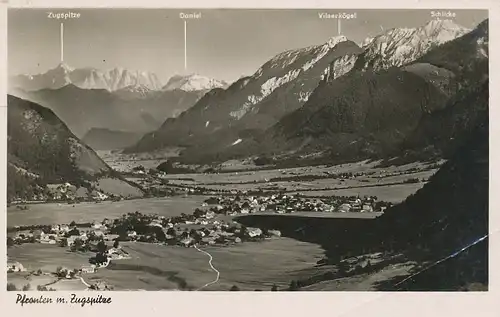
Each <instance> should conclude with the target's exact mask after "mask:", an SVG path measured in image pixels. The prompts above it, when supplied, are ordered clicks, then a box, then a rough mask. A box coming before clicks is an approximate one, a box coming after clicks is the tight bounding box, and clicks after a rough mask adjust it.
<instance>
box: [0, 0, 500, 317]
mask: <svg viewBox="0 0 500 317" xmlns="http://www.w3.org/2000/svg"><path fill="white" fill-rule="evenodd" d="M499 4H500V1H498V0H490V1H484V0H480V1H466V0H460V1H458V0H453V1H451V0H446V1H445V0H439V1H430V0H427V1H424V0H421V1H418V0H417V1H401V0H378V1H376V2H373V1H363V0H350V1H343V2H339V1H336V2H334V1H297V0H294V1H291V0H289V1H285V0H280V1H277V0H274V1H272V2H271V1H265V0H248V1H235V0H212V1H210V2H208V1H206V0H205V1H203V0H183V1H182V0H177V1H167V0H163V1H161V0H78V1H76V0H73V1H71V2H70V1H69V0H24V1H21V0H11V1H10V7H17V8H27V7H29V8H46V7H65V8H69V7H80V8H84V7H87V8H91V7H98V8H111V7H121V8H126V7H129V8H132V7H133V8H160V7H170V8H200V9H201V8H287V9H292V8H338V9H412V8H413V9H439V8H443V9H489V10H490V12H489V32H490V46H489V48H490V52H489V55H490V56H492V57H494V56H500V55H499V54H498V53H499V50H498V44H497V39H498V32H499V31H498V30H500V23H499V21H500V20H499V17H500V15H499V14H500V10H499ZM6 7H7V6H6V4H5V0H3V1H1V3H0V30H1V32H0V41H3V43H4V45H1V46H0V47H1V49H0V63H1V64H0V66H1V68H2V69H3V70H4V72H3V73H2V75H1V76H0V78H1V79H0V92H1V96H2V97H1V98H2V99H0V100H1V101H2V102H1V103H0V128H1V137H0V146H1V147H0V148H1V151H2V155H0V175H6V164H7V162H6V110H7V109H6V76H7V71H6V67H7V58H6V57H7V44H6V43H7V42H6V37H7V32H6V29H7V23H6V17H7V15H6ZM491 39H494V40H493V41H492V40H491ZM495 70H500V65H499V63H498V62H497V58H495V57H494V58H493V59H490V74H489V76H490V87H498V86H496V85H495V83H497V82H498V80H497V77H498V75H497V74H498V72H495ZM498 97H499V95H498V93H497V90H495V89H491V91H490V210H493V211H498V210H500V208H499V207H500V205H499V201H498V200H497V199H495V198H496V196H497V195H496V193H497V189H498V188H497V187H498V186H497V184H496V182H495V180H497V179H498V177H499V176H498V168H497V167H496V164H492V163H493V162H500V151H497V149H498V146H496V145H498V142H497V140H496V138H497V136H498V133H499V131H498V130H499V129H500V126H498V127H497V124H496V123H498V122H500V120H499V119H500V118H499V113H498V107H497V106H496V105H497V103H498V102H497V101H498ZM5 201H6V178H5V177H2V178H1V181H0V205H1V206H2V208H3V209H2V210H4V215H3V217H1V218H0V219H1V220H0V227H1V228H5V227H6V212H5V205H6V204H5ZM499 220H500V214H499V212H490V217H489V224H490V240H489V243H490V253H489V268H490V273H489V278H490V281H489V289H490V290H489V291H488V292H484V293H434V292H425V293H410V292H407V293H392V292H385V293H382V292H296V293H287V292H273V293H269V292H252V293H246V292H112V293H108V294H110V295H111V296H112V299H113V303H112V304H109V305H97V306H93V307H91V308H89V307H90V306H89V307H87V306H86V307H84V308H80V307H78V306H74V307H71V306H69V305H54V304H53V305H40V304H39V305H28V306H24V307H22V308H21V307H20V306H19V305H15V298H16V293H12V292H7V291H6V290H5V288H3V290H1V291H0V294H1V295H0V310H1V311H2V315H3V313H4V312H5V316H20V315H26V316H34V315H37V316H45V315H59V314H71V316H77V315H78V316H80V315H82V316H83V315H86V314H88V313H91V314H92V313H97V314H100V315H101V314H102V315H107V316H115V315H121V316H124V315H131V316H149V314H151V315H153V314H154V315H174V316H179V317H181V316H182V317H183V316H186V317H194V316H212V315H213V316H252V317H255V316H310V315H312V314H322V315H328V316H404V317H412V316H415V317H417V316H418V317H422V316H448V315H450V316H455V317H456V316H481V317H483V316H495V317H498V316H500V305H499V304H498V299H500V296H499V295H500V293H499V291H500V287H499V286H498V285H499V274H500V273H498V270H496V268H499V267H500V261H499V259H500V258H499V248H498V246H499V243H500V238H499V235H498V234H497V233H498V231H499V230H500V226H499ZM5 231H6V230H5V229H2V230H0V240H1V241H6V239H5V235H6V232H5ZM5 247H6V246H5V243H3V244H2V246H1V247H0V248H2V250H3V252H0V254H1V255H0V263H6V251H5ZM4 272H5V271H4ZM0 283H1V284H2V285H6V274H5V273H4V274H2V275H1V280H0ZM56 294H67V293H65V292H53V293H52V292H51V295H54V296H56ZM79 294H82V295H83V292H79ZM102 294H103V295H107V293H102ZM93 308H97V309H98V311H96V312H90V311H89V309H93Z"/></svg>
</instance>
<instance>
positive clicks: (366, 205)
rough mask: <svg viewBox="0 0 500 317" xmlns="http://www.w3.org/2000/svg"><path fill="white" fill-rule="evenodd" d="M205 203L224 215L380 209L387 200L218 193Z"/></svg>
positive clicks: (378, 210)
mask: <svg viewBox="0 0 500 317" xmlns="http://www.w3.org/2000/svg"><path fill="white" fill-rule="evenodd" d="M205 205H206V206H208V205H213V206H215V207H212V208H210V210H211V212H214V213H222V214H226V215H231V216H234V215H237V214H248V213H255V212H264V211H268V212H269V211H271V212H276V213H293V212H383V211H384V210H385V209H386V208H387V207H389V206H390V203H386V202H380V201H377V197H374V196H371V197H356V196H352V197H345V196H334V197H325V198H309V197H302V196H300V195H297V194H296V195H286V194H275V195H270V196H242V195H235V196H218V197H210V198H209V199H207V200H206V201H205Z"/></svg>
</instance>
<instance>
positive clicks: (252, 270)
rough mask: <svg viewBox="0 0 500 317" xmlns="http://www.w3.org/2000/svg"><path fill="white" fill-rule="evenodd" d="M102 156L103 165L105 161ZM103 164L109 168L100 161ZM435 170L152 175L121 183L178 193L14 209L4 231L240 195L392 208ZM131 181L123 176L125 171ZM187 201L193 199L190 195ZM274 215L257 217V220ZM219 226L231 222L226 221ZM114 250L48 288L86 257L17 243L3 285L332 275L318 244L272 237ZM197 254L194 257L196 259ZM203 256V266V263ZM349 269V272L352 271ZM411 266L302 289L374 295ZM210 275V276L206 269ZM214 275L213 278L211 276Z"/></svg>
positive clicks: (225, 286)
mask: <svg viewBox="0 0 500 317" xmlns="http://www.w3.org/2000/svg"><path fill="white" fill-rule="evenodd" d="M110 157H112V156H110V155H109V153H108V156H105V159H107V160H110ZM108 163H109V162H108ZM437 167H438V166H437V165H436V164H423V163H421V164H411V165H405V166H399V167H395V166H391V167H387V168H381V167H377V164H376V163H374V162H371V163H368V162H360V163H354V164H344V165H339V166H330V167H327V166H318V167H301V168H296V169H281V170H276V169H275V170H273V169H266V170H254V171H233V172H228V173H218V174H205V173H197V174H183V175H179V174H173V175H163V176H151V175H148V174H144V173H136V174H134V175H130V174H129V180H130V181H134V182H136V183H138V184H140V185H142V186H143V187H147V186H157V187H160V185H158V182H157V180H158V179H159V178H161V179H163V180H166V181H168V182H166V183H165V182H164V183H163V185H161V186H163V187H168V188H174V189H175V190H177V191H179V192H181V193H182V192H185V194H182V195H177V196H173V197H156V198H146V199H133V200H122V201H115V202H112V201H105V202H99V203H79V204H74V205H73V204H60V203H50V204H33V205H27V206H28V208H26V209H22V210H20V209H19V208H16V207H15V206H11V207H9V208H8V212H7V218H8V227H9V228H12V227H15V226H27V225H40V224H47V225H54V224H69V223H70V222H72V221H74V222H76V223H85V222H95V221H102V220H104V218H108V219H113V218H119V217H120V216H121V215H124V214H127V213H134V212H136V211H139V212H141V213H143V214H157V215H159V216H163V217H175V216H180V215H182V214H191V213H193V211H194V210H195V209H196V208H199V207H201V206H203V205H204V203H203V201H204V200H205V199H207V196H213V195H223V196H224V195H228V196H231V195H241V196H242V197H247V196H249V195H251V194H252V193H253V192H256V191H259V192H260V195H264V196H265V195H272V194H273V193H274V192H281V193H289V194H296V193H300V194H302V195H303V196H302V197H306V198H307V197H309V198H313V197H330V196H360V197H363V196H378V199H379V200H381V201H389V202H393V203H397V202H401V201H402V200H404V199H405V198H406V197H407V196H408V195H410V194H413V193H414V192H416V191H417V190H418V189H419V188H420V187H422V186H423V184H424V183H425V182H426V181H427V179H428V178H429V177H430V176H431V175H432V174H433V173H434V172H435V171H436V169H437ZM129 172H130V171H129ZM193 192H194V193H193ZM266 213H267V214H275V215H276V213H273V212H262V215H263V216H265V215H266ZM379 214H380V213H376V212H369V213H359V212H357V213H353V212H350V213H349V212H348V213H339V212H296V213H292V214H288V213H285V214H282V215H281V216H283V217H289V216H296V217H310V218H325V219H326V218H328V219H330V220H329V221H335V219H337V218H339V219H347V218H353V219H365V221H370V220H369V219H370V218H374V217H376V216H378V215H379ZM228 219H232V217H229V218H228ZM121 247H122V248H123V250H126V252H127V253H128V254H129V255H130V258H128V259H121V260H113V261H112V262H111V264H110V265H109V266H108V267H106V268H99V269H98V270H97V271H96V272H95V273H89V274H82V276H81V278H83V280H81V279H80V278H78V279H75V280H68V281H66V280H64V279H63V280H57V279H56V280H55V281H54V280H53V279H54V278H53V277H52V280H51V277H50V272H54V271H55V270H56V269H57V267H60V266H63V267H68V268H80V267H83V266H86V265H88V260H89V257H88V255H85V254H82V253H78V252H69V251H68V250H67V249H66V248H61V247H59V246H56V245H48V244H40V243H34V244H22V245H15V246H13V247H10V248H8V258H9V261H16V262H19V263H21V264H22V265H23V266H24V267H25V268H26V272H14V273H9V274H8V282H9V283H13V284H14V285H15V286H16V288H17V289H21V288H22V287H23V286H24V285H26V284H28V283H29V284H30V285H31V287H32V288H36V287H37V286H38V285H47V284H50V285H51V287H53V288H54V289H56V290H63V289H75V290H77V289H87V287H86V286H85V284H84V283H83V282H82V281H87V282H88V283H90V284H92V283H94V282H96V281H104V282H105V283H106V284H107V285H112V287H113V289H115V290H139V289H140V290H197V289H199V288H202V289H203V290H204V291H205V290H207V291H210V290H229V289H230V288H231V287H235V286H236V287H237V288H238V289H239V290H248V291H253V290H264V291H267V290H271V288H273V287H275V288H277V289H279V290H286V289H288V288H289V287H290V283H291V281H294V280H307V279H311V278H312V277H314V276H317V275H318V274H319V275H321V274H328V272H337V271H338V269H337V268H336V267H335V266H334V265H322V266H318V265H317V263H318V261H320V260H321V259H322V258H323V257H324V254H325V250H323V249H322V248H321V246H320V245H318V244H315V243H310V242H306V241H299V240H297V239H292V238H288V237H286V236H281V237H273V238H270V239H265V240H262V241H260V242H244V243H240V244H230V245H226V246H200V247H199V250H198V249H197V248H186V247H178V246H164V245H159V244H154V243H143V242H122V243H121ZM200 250H201V251H203V252H201V251H200ZM208 254H209V255H210V256H211V258H210V257H209V256H208ZM353 266H354V264H353ZM413 267H414V264H412V263H406V262H405V261H403V260H402V262H401V263H399V264H396V265H392V264H391V265H388V266H387V267H385V268H384V269H382V270H378V271H376V272H371V273H366V274H357V275H355V276H351V277H345V278H337V279H333V280H331V279H330V280H329V279H328V278H327V279H326V280H324V279H323V280H321V279H319V281H318V282H315V283H313V284H311V285H307V286H304V287H301V288H300V289H301V290H304V291H309V290H331V291H334V290H374V289H376V284H377V283H378V282H380V281H381V280H388V279H391V278H393V277H394V276H404V275H407V274H408V272H409V269H411V268H413ZM39 269H40V270H42V271H43V272H45V273H47V274H49V275H43V276H34V275H33V274H29V273H27V272H34V271H36V270H39ZM214 269H215V270H214ZM217 271H218V272H219V276H217Z"/></svg>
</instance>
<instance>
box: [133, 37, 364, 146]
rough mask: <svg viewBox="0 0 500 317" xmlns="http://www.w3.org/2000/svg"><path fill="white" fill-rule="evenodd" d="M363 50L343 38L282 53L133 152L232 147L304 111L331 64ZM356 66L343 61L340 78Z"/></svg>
mask: <svg viewBox="0 0 500 317" xmlns="http://www.w3.org/2000/svg"><path fill="white" fill-rule="evenodd" d="M360 51H361V49H360V48H359V47H358V46H357V45H356V44H355V43H354V42H352V41H349V40H348V39H347V38H346V37H344V36H339V37H334V38H332V39H330V40H329V41H328V42H326V43H324V44H321V45H317V46H311V47H307V48H303V49H296V50H290V51H287V52H283V53H281V54H278V55H276V56H275V57H273V58H272V59H271V60H269V61H268V62H266V63H265V64H264V65H262V67H261V68H259V69H258V70H257V71H256V72H255V73H254V74H253V75H252V76H249V77H244V78H241V79H240V80H238V81H236V82H235V83H233V84H232V85H231V86H230V87H228V88H227V89H213V90H211V91H210V92H209V93H207V94H206V95H205V96H204V97H203V98H202V99H200V100H199V101H198V102H197V103H196V105H195V106H193V107H192V108H191V109H189V110H188V111H186V112H185V113H183V114H182V115H181V116H179V117H178V118H176V119H168V120H167V121H165V123H164V124H163V125H162V127H161V128H160V129H158V130H157V131H155V132H154V133H151V134H148V135H146V136H145V137H144V138H143V139H142V140H141V141H140V142H139V143H138V144H137V145H136V146H135V147H133V148H131V149H129V150H130V151H149V150H154V149H156V148H161V147H163V146H168V145H179V144H182V145H189V146H191V147H199V146H201V147H202V148H200V149H199V150H200V151H203V148H204V147H212V149H213V150H216V148H217V149H219V150H220V148H221V147H222V148H224V147H226V146H230V145H231V144H232V143H234V142H236V141H237V140H238V138H239V136H240V135H246V134H252V133H255V131H262V130H264V129H266V128H268V127H270V126H272V125H273V124H274V123H276V122H277V121H278V120H279V119H280V118H281V117H283V116H284V115H286V114H287V113H290V112H292V111H294V110H296V109H298V108H300V107H301V106H302V105H303V104H304V103H305V102H306V101H307V100H308V98H309V96H310V94H311V93H312V92H313V90H314V89H315V88H316V87H317V85H318V83H319V82H320V80H321V78H323V77H324V76H325V74H324V72H325V69H326V68H327V66H328V65H329V64H330V63H332V62H334V61H336V60H338V59H341V58H343V57H344V56H345V55H356V54H358V53H359V52H360ZM352 67H353V63H352V62H351V59H350V58H349V59H343V60H338V61H337V67H336V69H335V71H334V72H335V74H336V75H335V76H340V75H341V74H343V73H347V72H348V71H349V70H350V69H351V68H352ZM330 76H331V75H330ZM210 140H218V142H216V143H214V142H213V141H210ZM214 146H215V147H214Z"/></svg>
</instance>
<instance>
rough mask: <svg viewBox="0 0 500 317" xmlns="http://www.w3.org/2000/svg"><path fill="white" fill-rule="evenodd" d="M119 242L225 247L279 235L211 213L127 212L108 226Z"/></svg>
mask: <svg viewBox="0 0 500 317" xmlns="http://www.w3.org/2000/svg"><path fill="white" fill-rule="evenodd" d="M110 232H112V233H115V234H118V236H119V237H118V240H119V241H139V242H149V243H165V244H167V245H178V246H184V247H190V246H193V245H227V244H232V243H241V242H244V241H255V240H260V239H264V238H270V237H272V236H280V235H281V233H280V232H279V231H277V230H262V229H259V228H251V227H244V226H242V225H240V224H238V223H236V222H233V221H225V220H223V219H217V217H216V213H215V212H214V211H213V210H202V209H199V208H198V209H196V210H195V212H194V213H193V214H191V215H186V214H182V215H180V216H176V217H169V218H167V217H163V216H158V215H144V214H141V213H139V212H136V213H129V214H127V215H126V216H125V217H122V218H118V219H116V220H115V221H114V223H113V225H112V226H111V227H110Z"/></svg>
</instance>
